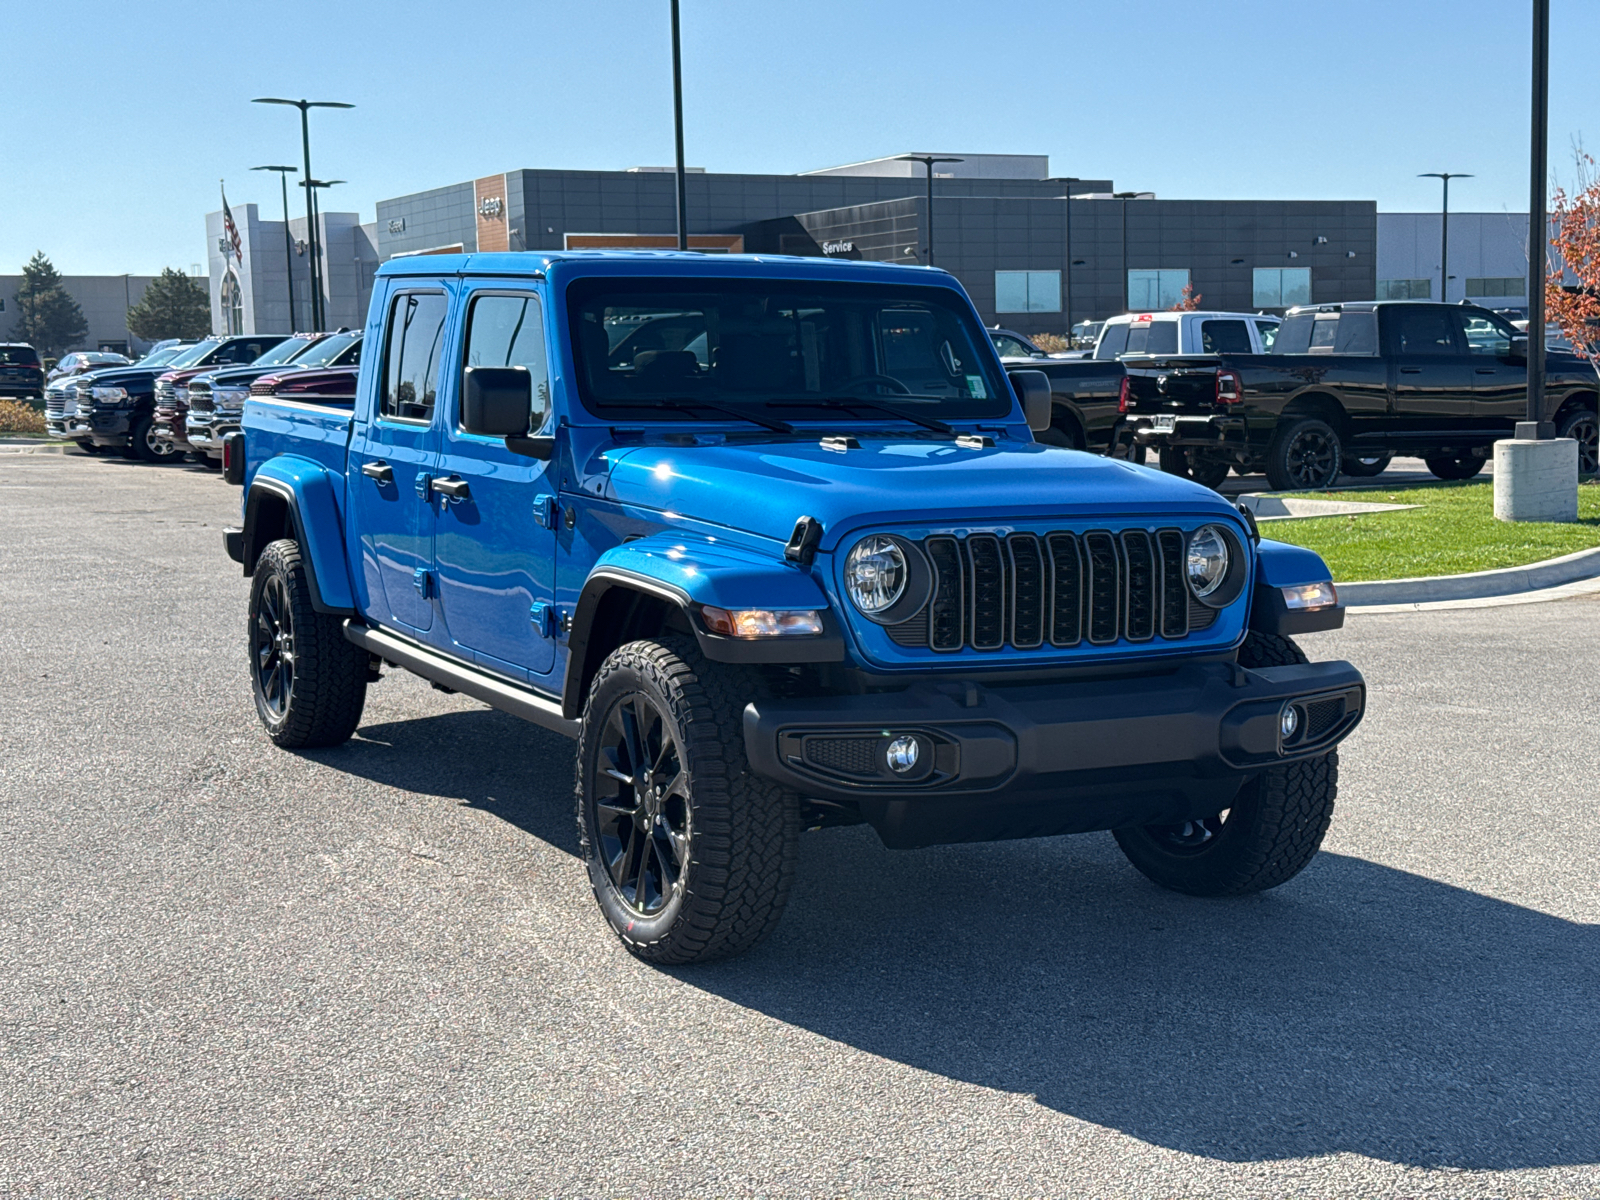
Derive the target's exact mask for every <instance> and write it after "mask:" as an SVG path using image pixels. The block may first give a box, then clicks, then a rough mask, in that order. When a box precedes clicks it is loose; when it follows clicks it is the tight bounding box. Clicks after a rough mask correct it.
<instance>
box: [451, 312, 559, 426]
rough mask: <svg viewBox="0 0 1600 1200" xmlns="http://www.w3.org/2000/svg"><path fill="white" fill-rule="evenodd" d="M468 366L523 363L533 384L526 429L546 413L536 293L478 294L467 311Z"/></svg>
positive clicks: (547, 386) (537, 423) (546, 378)
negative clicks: (531, 408)
mask: <svg viewBox="0 0 1600 1200" xmlns="http://www.w3.org/2000/svg"><path fill="white" fill-rule="evenodd" d="M463 364H464V365H465V366H468V367H527V368H528V374H529V376H531V383H532V385H533V419H532V422H531V424H530V425H529V428H530V429H534V430H537V429H539V428H541V427H542V426H543V425H544V421H545V417H546V416H548V415H549V413H550V373H549V371H548V369H547V368H546V366H545V357H544V320H543V317H542V316H541V315H540V311H539V297H537V296H530V295H517V296H479V297H477V298H476V299H475V300H473V302H472V308H471V310H470V311H469V313H468V315H467V352H466V355H465V356H464V358H463Z"/></svg>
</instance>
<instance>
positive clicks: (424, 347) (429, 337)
mask: <svg viewBox="0 0 1600 1200" xmlns="http://www.w3.org/2000/svg"><path fill="white" fill-rule="evenodd" d="M448 309H449V305H448V303H447V302H446V300H445V297H444V295H443V293H441V292H402V293H401V294H400V295H398V296H396V297H395V298H394V303H393V305H392V306H391V307H390V309H389V327H388V330H387V335H386V337H385V339H384V363H383V399H382V401H381V410H380V415H382V416H385V417H389V418H391V419H393V420H398V421H431V420H433V401H434V397H435V396H436V395H437V394H438V391H439V360H440V357H441V352H442V350H443V347H444V318H445V313H446V312H447V311H448Z"/></svg>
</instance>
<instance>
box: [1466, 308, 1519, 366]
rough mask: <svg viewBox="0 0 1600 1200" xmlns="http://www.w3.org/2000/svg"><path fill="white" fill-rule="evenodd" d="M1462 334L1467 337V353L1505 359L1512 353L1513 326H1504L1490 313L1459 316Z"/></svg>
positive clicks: (1468, 313) (1467, 313)
mask: <svg viewBox="0 0 1600 1200" xmlns="http://www.w3.org/2000/svg"><path fill="white" fill-rule="evenodd" d="M1459 315H1460V317H1461V332H1462V333H1464V334H1466V337H1467V353H1468V354H1481V355H1483V356H1485V357H1487V358H1503V357H1504V356H1506V355H1507V354H1510V353H1511V337H1512V331H1511V326H1509V325H1502V324H1501V323H1500V322H1499V321H1497V320H1495V319H1494V318H1493V317H1491V316H1489V314H1488V313H1470V312H1464V313H1461V314H1459Z"/></svg>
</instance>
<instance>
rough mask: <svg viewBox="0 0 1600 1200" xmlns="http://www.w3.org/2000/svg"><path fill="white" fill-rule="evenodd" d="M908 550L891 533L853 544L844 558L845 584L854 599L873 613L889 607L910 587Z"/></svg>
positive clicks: (864, 609)
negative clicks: (908, 583)
mask: <svg viewBox="0 0 1600 1200" xmlns="http://www.w3.org/2000/svg"><path fill="white" fill-rule="evenodd" d="M908 575H909V572H908V571H907V570H906V556H905V552H904V551H902V550H901V549H900V547H899V546H898V545H897V544H896V543H895V540H894V539H893V538H891V537H884V536H883V535H882V534H873V535H872V536H871V537H864V538H862V539H861V540H860V541H859V542H857V543H856V544H855V546H854V547H852V548H851V550H850V554H849V555H848V557H846V558H845V560H844V586H845V590H846V591H847V592H849V593H850V603H852V604H854V605H855V606H856V607H857V608H859V609H860V610H861V611H862V612H863V613H865V614H866V615H867V616H869V617H875V616H877V615H879V614H880V613H883V612H885V611H887V610H888V609H889V607H890V606H891V605H893V604H894V602H895V601H896V600H898V599H900V596H901V594H902V593H903V592H904V591H905V590H906V579H907V577H908Z"/></svg>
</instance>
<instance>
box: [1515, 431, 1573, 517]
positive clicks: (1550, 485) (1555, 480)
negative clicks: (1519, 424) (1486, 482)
mask: <svg viewBox="0 0 1600 1200" xmlns="http://www.w3.org/2000/svg"><path fill="white" fill-rule="evenodd" d="M1494 515H1495V516H1496V517H1498V518H1499V519H1500V520H1502V521H1576V520H1577V519H1578V443H1577V441H1576V440H1575V439H1573V438H1553V439H1550V440H1548V441H1533V440H1530V439H1522V438H1507V439H1506V440H1505V441H1503V442H1496V443H1495V444H1494Z"/></svg>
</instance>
